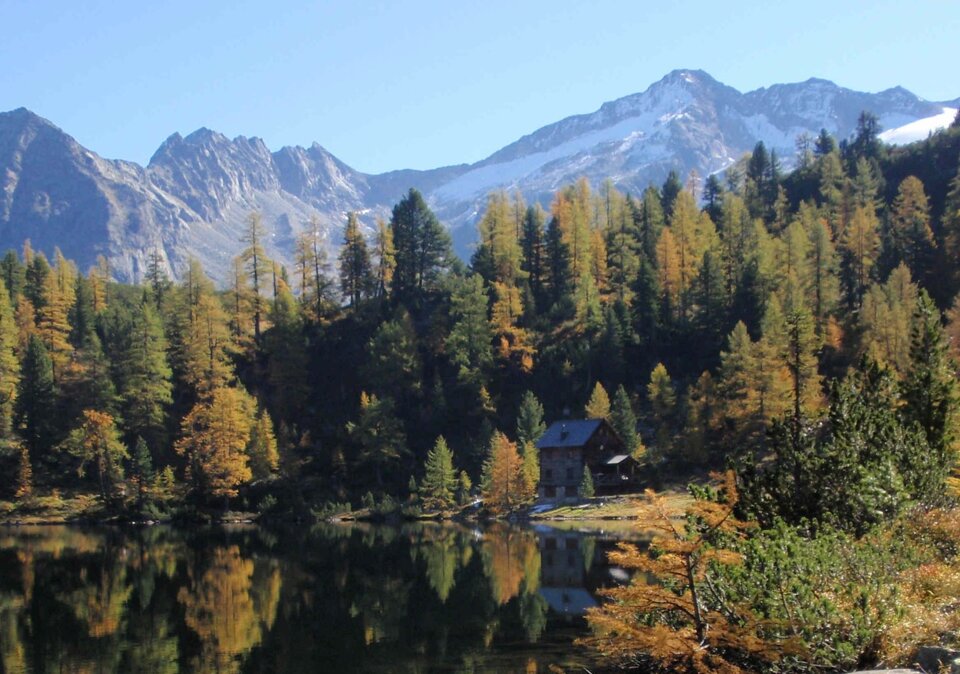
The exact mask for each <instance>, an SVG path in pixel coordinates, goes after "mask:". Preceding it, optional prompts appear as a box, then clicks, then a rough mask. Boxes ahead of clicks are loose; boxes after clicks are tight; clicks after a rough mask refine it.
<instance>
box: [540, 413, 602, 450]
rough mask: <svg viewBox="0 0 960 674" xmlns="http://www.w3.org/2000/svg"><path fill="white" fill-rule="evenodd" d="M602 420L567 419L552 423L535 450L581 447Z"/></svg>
mask: <svg viewBox="0 0 960 674" xmlns="http://www.w3.org/2000/svg"><path fill="white" fill-rule="evenodd" d="M602 423H603V419H583V420H574V419H567V420H564V421H554V422H553V423H552V424H550V428H548V429H547V430H546V431H545V432H544V434H543V435H542V436H540V439H539V440H538V441H537V449H543V448H544V447H582V446H583V445H585V444H586V443H587V440H589V439H590V438H591V436H593V434H594V433H596V432H597V429H598V428H599V427H600V424H602Z"/></svg>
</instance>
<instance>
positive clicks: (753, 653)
mask: <svg viewBox="0 0 960 674" xmlns="http://www.w3.org/2000/svg"><path fill="white" fill-rule="evenodd" d="M715 477H719V476H715ZM737 499H738V494H737V491H736V482H735V478H734V477H733V474H732V473H729V474H727V475H726V476H725V477H723V478H722V482H721V484H720V488H719V489H718V490H713V489H710V490H706V491H701V492H698V493H697V494H696V498H695V500H694V502H693V503H692V504H691V505H690V506H688V507H687V509H686V512H685V513H684V515H685V517H681V518H677V517H676V514H675V513H674V512H672V511H671V509H669V508H668V507H667V505H666V503H665V501H664V500H663V498H662V497H660V496H658V495H657V494H655V493H654V492H652V491H648V492H647V493H646V495H645V499H644V501H643V502H642V504H641V513H642V516H643V517H644V521H647V522H650V523H651V527H652V528H653V531H654V535H653V539H652V541H651V542H650V545H649V550H648V549H640V548H638V547H637V546H636V545H634V544H631V543H621V544H620V546H619V548H618V550H617V551H616V552H614V553H613V554H612V555H611V561H612V562H613V563H614V564H617V565H619V566H622V567H623V568H627V569H630V570H632V571H633V572H634V573H633V579H632V581H631V582H630V583H628V584H625V585H622V586H619V587H615V588H611V589H608V590H604V591H602V594H604V595H605V596H606V597H608V598H609V599H610V600H611V601H607V602H604V603H603V604H602V605H601V606H599V607H597V608H593V609H590V610H589V611H588V613H587V620H588V622H589V623H590V626H591V627H592V628H593V636H591V637H588V638H586V639H583V640H582V641H583V642H584V643H585V644H587V645H589V646H591V647H592V648H594V649H596V650H597V651H598V652H599V653H601V654H602V655H603V656H604V657H606V658H609V659H610V660H612V661H613V662H615V663H617V664H618V665H621V666H623V667H627V668H635V667H638V666H639V665H640V664H641V663H643V664H644V665H646V666H649V665H650V664H652V665H653V666H654V667H656V668H657V669H658V671H664V672H685V673H690V674H693V673H697V674H701V673H704V672H723V673H724V674H742V672H743V671H744V670H743V669H741V668H740V667H739V666H738V663H743V662H744V661H750V662H758V661H759V662H776V661H777V660H779V659H780V656H781V655H782V653H783V650H784V649H783V646H782V645H781V644H779V643H777V642H773V641H767V640H766V639H765V638H764V637H765V634H764V628H765V623H764V621H763V620H762V619H761V618H760V617H759V616H757V615H754V613H753V612H752V611H751V610H750V608H749V607H748V606H746V605H739V604H736V603H734V602H733V601H732V599H731V598H728V597H722V596H719V595H718V592H717V588H716V586H715V585H714V584H713V582H712V580H713V577H714V575H715V573H716V571H717V569H718V567H730V566H736V565H738V564H740V563H741V557H740V555H739V554H737V553H736V552H734V551H733V550H732V549H730V547H724V546H723V545H722V544H721V545H717V544H716V541H718V540H720V541H725V542H726V543H727V545H728V546H729V545H730V543H732V542H735V541H736V540H737V539H739V538H741V537H742V536H743V532H744V531H745V530H746V529H747V528H748V527H749V526H750V525H749V524H748V523H746V522H743V521H741V520H738V519H737V518H736V517H735V515H734V512H733V510H734V507H735V506H736V504H737Z"/></svg>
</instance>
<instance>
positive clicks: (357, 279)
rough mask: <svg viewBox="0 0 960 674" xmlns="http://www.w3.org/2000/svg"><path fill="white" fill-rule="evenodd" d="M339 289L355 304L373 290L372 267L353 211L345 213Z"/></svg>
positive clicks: (352, 304) (358, 222)
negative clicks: (345, 221)
mask: <svg viewBox="0 0 960 674" xmlns="http://www.w3.org/2000/svg"><path fill="white" fill-rule="evenodd" d="M339 259H340V290H341V291H342V292H343V295H344V297H346V298H347V300H348V301H349V303H350V306H351V307H354V306H357V305H358V304H360V302H361V301H362V300H363V299H365V298H366V297H367V296H368V295H369V294H370V293H371V291H372V290H373V284H374V278H373V269H372V267H371V264H370V254H369V253H368V252H367V242H366V241H365V240H364V238H363V233H362V232H361V231H360V221H359V220H358V219H357V214H356V213H354V212H352V211H351V212H350V213H347V226H346V229H345V230H344V234H343V247H342V248H341V249H340V258H339Z"/></svg>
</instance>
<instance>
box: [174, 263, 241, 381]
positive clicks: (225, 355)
mask: <svg viewBox="0 0 960 674" xmlns="http://www.w3.org/2000/svg"><path fill="white" fill-rule="evenodd" d="M174 306H175V315H174V319H173V322H174V326H175V328H174V331H173V332H174V335H173V355H174V359H175V365H176V370H177V372H178V376H179V377H180V378H181V379H182V380H183V381H184V382H185V383H186V384H187V386H188V387H189V388H190V389H191V390H192V391H194V393H195V394H196V395H198V396H201V397H202V396H205V395H208V394H209V393H210V392H211V391H213V390H214V389H217V388H220V387H223V386H226V385H227V384H228V383H229V382H230V380H231V379H232V378H233V366H232V364H231V362H230V354H231V352H232V351H233V348H234V344H235V342H234V341H233V335H232V334H231V332H232V331H231V330H230V321H229V318H228V316H227V313H226V311H224V308H223V304H222V303H221V302H220V299H219V298H218V297H217V296H216V294H215V291H214V288H213V283H212V282H211V281H210V279H209V278H207V276H206V274H204V272H203V268H202V267H201V266H200V263H199V261H197V260H190V263H189V266H188V268H187V273H186V276H185V277H184V281H183V284H182V285H181V286H179V287H178V288H177V292H176V301H175V304H174Z"/></svg>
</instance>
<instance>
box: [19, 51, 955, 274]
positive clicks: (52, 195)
mask: <svg viewBox="0 0 960 674" xmlns="http://www.w3.org/2000/svg"><path fill="white" fill-rule="evenodd" d="M953 107H956V106H953ZM951 109H952V108H951V107H949V104H940V103H930V102H927V101H924V100H922V99H920V98H918V97H917V96H915V95H913V94H912V93H910V92H909V91H908V90H906V89H904V88H902V87H893V88H891V89H887V90H885V91H882V92H880V93H877V94H869V93H862V92H857V91H853V90H851V89H847V88H844V87H841V86H838V85H837V84H835V83H833V82H831V81H829V80H824V79H818V78H811V79H809V80H806V81H805V82H797V83H788V84H775V85H772V86H769V87H765V88H761V89H756V90H754V91H750V92H747V93H741V92H739V91H737V90H736V89H734V88H732V87H729V86H727V85H725V84H723V83H721V82H718V81H717V80H715V79H714V78H713V77H711V76H710V75H709V74H708V73H706V72H704V71H702V70H696V69H678V70H673V71H671V72H670V73H667V74H666V75H665V76H664V77H663V78H661V79H660V80H658V81H657V82H654V83H653V84H651V85H650V86H649V87H647V88H646V89H645V90H644V91H642V92H640V93H635V94H630V95H628V96H624V97H622V98H619V99H616V100H613V101H610V102H607V103H604V104H603V105H601V106H600V107H599V108H598V109H597V110H595V111H594V112H591V113H587V114H580V115H573V116H571V117H567V118H565V119H562V120H560V121H558V122H556V123H553V124H550V125H547V126H545V127H543V128H541V129H538V130H536V131H534V132H532V133H530V134H528V135H526V136H524V137H522V138H520V139H518V140H517V141H515V142H513V143H511V144H509V145H507V146H505V147H504V148H503V149H501V150H499V151H498V152H495V153H494V154H492V155H491V156H489V157H487V158H486V159H484V160H482V161H480V162H477V163H475V164H472V165H466V164H461V165H456V166H448V167H442V168H438V169H434V170H430V171H412V170H399V171H390V172H388V173H384V174H381V175H367V174H363V173H361V172H359V171H356V170H354V169H353V168H351V167H350V166H348V165H347V164H345V163H344V162H342V161H340V160H339V159H338V158H337V157H335V156H334V155H333V154H331V153H330V152H328V151H327V150H326V149H325V148H324V147H323V146H322V145H320V144H319V143H312V144H311V145H310V146H309V147H299V146H291V147H283V148H281V149H279V150H278V151H276V152H271V151H270V150H269V148H267V146H266V144H265V143H264V142H263V140H261V139H260V138H257V137H245V136H237V137H236V138H233V139H230V138H228V137H227V136H225V135H223V134H222V133H219V132H217V131H214V130H212V129H208V128H200V129H197V130H196V131H194V132H192V133H190V134H188V135H186V136H182V135H181V134H180V133H174V134H172V135H170V136H169V137H168V138H167V139H166V140H165V141H164V142H163V143H162V144H161V145H160V147H159V148H158V149H157V151H156V153H154V155H153V157H152V158H151V159H150V162H149V163H148V164H147V166H146V167H140V166H138V165H136V164H134V163H132V162H123V161H111V160H106V159H103V158H101V157H99V156H98V155H96V154H95V153H94V152H91V151H90V150H87V149H86V148H84V147H82V146H81V145H80V144H79V143H77V142H76V141H75V140H74V139H73V138H71V137H70V136H69V135H67V134H66V133H64V132H63V131H61V130H60V129H59V128H57V127H56V126H54V125H53V124H51V123H50V122H48V121H47V120H45V119H43V118H42V117H39V116H37V115H35V114H34V113H32V112H30V111H29V110H26V109H24V108H19V109H17V110H13V111H10V112H5V113H0V246H8V247H14V248H19V247H20V246H21V245H22V242H23V240H24V239H25V238H30V239H31V240H32V241H33V243H34V245H35V247H36V248H38V249H40V250H45V251H47V252H50V251H52V249H53V246H54V245H59V246H60V247H61V248H62V249H63V250H64V252H65V254H67V255H68V256H69V257H72V258H74V259H76V260H77V261H78V262H79V263H80V264H81V265H88V264H92V263H93V261H94V259H95V257H96V255H97V254H104V255H106V256H107V257H108V258H109V260H110V263H111V267H112V269H114V270H115V272H116V274H117V276H118V277H119V278H123V279H137V278H140V276H141V275H142V273H143V270H144V269H145V260H146V257H147V255H148V253H149V252H151V251H153V250H154V249H157V250H160V252H161V254H162V255H163V256H164V259H165V260H167V261H168V262H169V264H170V267H171V269H172V270H173V271H176V270H178V269H181V268H182V267H183V266H184V264H185V262H186V260H187V258H188V257H189V256H195V257H198V258H199V259H200V260H201V262H202V263H203V264H204V267H205V268H206V269H207V271H208V272H209V273H211V275H213V276H214V277H215V278H218V279H225V278H226V277H227V276H228V274H229V269H230V260H231V258H232V257H233V256H234V255H235V254H236V253H237V252H238V251H239V250H240V248H241V247H242V244H241V239H242V234H243V229H244V226H245V222H246V219H247V217H248V216H249V214H250V212H251V211H252V210H258V211H260V212H261V214H262V215H263V220H264V223H265V225H266V227H267V229H268V233H267V237H266V240H265V244H266V246H267V248H268V251H269V252H270V254H271V255H273V256H274V257H276V258H277V259H278V260H280V261H283V262H288V261H289V260H290V259H291V257H292V253H293V248H294V245H295V239H296V235H297V233H298V232H299V231H300V230H301V229H302V228H303V226H304V224H305V223H306V222H307V221H309V220H310V219H313V218H318V219H319V220H320V222H321V225H322V226H323V227H324V228H326V229H327V230H328V234H327V237H326V238H327V241H329V242H337V241H339V240H340V236H339V230H340V228H341V227H342V225H343V222H344V219H345V216H346V212H347V211H350V210H353V211H357V212H359V213H361V219H362V221H363V222H364V224H365V225H367V227H368V228H369V227H370V226H372V224H373V221H374V219H375V218H376V217H378V216H380V217H385V216H388V215H389V211H390V208H391V206H392V205H393V204H394V203H396V201H397V200H399V199H400V198H401V197H402V196H403V194H404V193H405V192H406V191H407V190H408V189H409V188H410V187H416V188H418V189H419V190H420V191H421V192H423V193H424V194H425V195H426V197H427V199H428V201H429V202H430V204H431V206H432V207H433V208H434V210H435V211H436V212H437V214H438V216H439V217H440V218H441V220H443V221H445V222H446V223H447V224H448V225H449V226H450V227H451V230H452V233H453V237H454V241H455V243H456V244H457V247H458V250H459V251H460V253H461V254H463V255H469V252H470V250H469V249H470V245H471V243H472V241H473V239H474V236H475V234H474V227H473V225H474V222H475V220H476V218H477V217H478V216H479V213H480V212H481V211H482V207H483V203H484V200H485V198H486V195H487V194H488V193H489V192H490V191H491V190H494V189H511V190H512V189H518V190H520V191H521V192H523V194H524V196H525V198H526V199H527V201H528V202H533V201H541V202H544V203H545V204H546V202H548V201H549V199H550V198H551V195H552V192H553V191H554V190H556V189H557V188H559V187H561V186H562V185H564V184H568V183H570V182H572V181H574V180H576V179H578V178H580V177H583V176H585V177H587V178H588V179H589V180H591V181H592V182H594V183H595V184H599V183H600V182H601V181H603V180H604V179H606V178H612V179H613V180H614V182H615V184H616V185H617V186H618V187H620V188H622V189H626V190H629V191H631V192H633V193H638V192H640V191H642V190H643V188H645V187H646V186H647V185H648V184H650V183H654V184H659V183H661V182H662V181H663V179H664V178H665V176H666V175H667V173H668V172H669V171H670V170H676V171H678V172H679V173H680V175H681V176H685V175H687V174H688V173H689V172H690V171H691V170H692V169H695V170H696V171H697V172H698V173H700V175H708V174H710V173H713V172H716V171H722V170H724V169H725V168H726V167H727V166H729V165H730V164H731V163H732V162H734V161H736V160H737V159H738V158H739V157H741V156H742V155H743V154H744V153H746V152H748V151H749V150H750V149H752V148H753V146H754V145H755V144H756V143H757V141H760V140H762V141H763V142H764V143H765V145H766V146H767V147H768V148H769V149H771V150H776V151H777V152H778V154H779V155H780V156H781V158H782V159H783V160H784V161H785V162H789V158H790V156H791V155H792V152H793V147H794V142H795V139H796V137H797V136H798V135H800V134H803V133H809V134H816V133H818V132H819V131H820V129H821V128H826V129H827V130H828V131H830V132H831V133H833V134H834V135H836V136H837V137H838V138H841V139H842V138H846V137H848V136H849V135H850V134H851V133H852V132H853V130H854V129H855V127H856V121H857V117H858V116H859V115H860V113H861V111H863V110H870V111H872V112H873V113H874V114H876V115H877V116H878V117H879V118H880V123H881V126H883V127H884V128H886V129H896V128H901V127H902V128H907V127H909V126H911V124H914V125H919V126H922V127H923V128H924V129H926V128H927V127H930V128H937V127H936V125H935V124H934V122H935V123H936V124H939V125H940V126H942V124H941V122H940V120H941V119H947V121H948V122H949V121H950V120H952V117H951V114H954V113H951V112H950V110H951ZM924 120H926V121H924ZM921 122H923V123H922V124H921ZM903 135H904V134H900V135H899V136H897V135H896V134H894V135H893V136H890V137H894V136H896V137H901V136H903ZM908 136H909V134H907V137H908Z"/></svg>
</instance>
